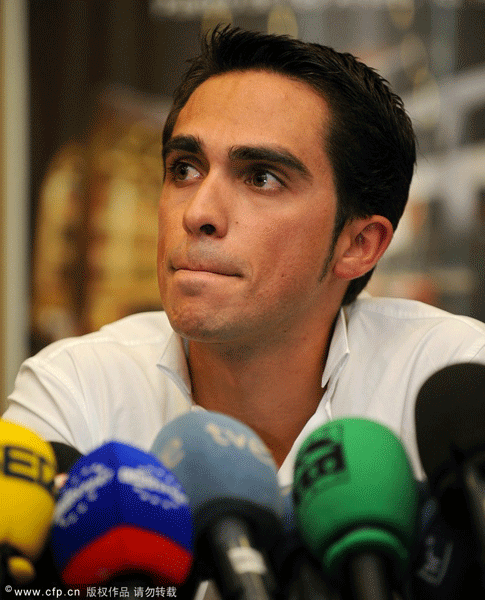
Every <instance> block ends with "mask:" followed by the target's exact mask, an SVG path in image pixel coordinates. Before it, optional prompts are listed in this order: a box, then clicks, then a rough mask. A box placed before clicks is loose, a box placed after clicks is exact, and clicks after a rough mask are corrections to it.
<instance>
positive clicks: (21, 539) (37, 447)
mask: <svg viewBox="0 0 485 600" xmlns="http://www.w3.org/2000/svg"><path fill="white" fill-rule="evenodd" d="M0 451H1V457H2V458H1V460H2V470H1V473H0V487H1V490H0V511H1V513H2V520H1V523H0V544H6V545H7V546H10V547H11V548H14V549H16V550H17V551H18V552H19V553H21V554H24V555H25V556H27V557H28V558H30V559H33V560H35V559H36V558H37V557H38V556H39V554H40V552H41V551H42V548H43V547H44V544H45V542H46V538H47V535H48V532H49V529H50V525H51V519H52V513H53V510H54V502H55V500H54V493H53V487H54V476H55V473H56V459H55V456H54V452H53V451H52V448H51V446H50V444H48V443H47V442H46V441H44V440H43V439H42V438H41V437H40V436H38V435H37V434H36V433H34V432H33V431H30V430H29V429H27V428H25V427H23V426H21V425H17V424H15V423H9V422H7V421H3V420H1V421H0Z"/></svg>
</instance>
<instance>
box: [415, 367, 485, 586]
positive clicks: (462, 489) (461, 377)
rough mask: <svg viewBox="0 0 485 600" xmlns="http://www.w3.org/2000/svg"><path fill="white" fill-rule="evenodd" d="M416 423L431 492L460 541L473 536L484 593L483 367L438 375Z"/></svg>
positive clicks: (426, 387)
mask: <svg viewBox="0 0 485 600" xmlns="http://www.w3.org/2000/svg"><path fill="white" fill-rule="evenodd" d="M415 417H416V439H417V444H418V450H419V455H420V459H421V463H422V465H423V469H424V471H425V473H426V475H427V477H428V481H429V485H430V489H431V492H432V493H433V495H434V496H435V497H436V499H437V501H438V503H439V507H440V512H441V515H442V517H443V519H444V520H445V522H446V523H447V525H448V526H449V527H451V528H452V530H453V531H454V532H455V533H456V535H467V533H466V532H471V541H473V542H474V554H475V563H476V565H478V567H479V569H480V571H481V573H482V575H481V577H480V579H481V582H480V585H481V586H482V589H484V590H485V579H484V575H483V574H484V573H485V365H482V364H478V363H459V364H455V365H450V366H447V367H444V368H443V369H440V370H439V371H437V372H436V373H435V374H433V375H432V376H431V377H430V378H429V379H428V380H427V381H426V382H425V383H424V384H423V386H422V387H421V389H420V391H419V393H418V396H417V400H416V409H415Z"/></svg>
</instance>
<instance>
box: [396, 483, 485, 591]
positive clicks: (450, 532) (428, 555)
mask: <svg viewBox="0 0 485 600" xmlns="http://www.w3.org/2000/svg"><path fill="white" fill-rule="evenodd" d="M418 486H419V491H420V518H419V533H418V539H417V542H416V545H415V549H414V553H413V559H412V574H411V577H410V578H409V581H408V586H407V590H408V595H407V596H406V598H409V599H410V600H456V599H457V598H481V596H482V595H483V594H482V592H481V586H480V577H479V571H478V569H477V565H476V562H475V561H474V544H473V539H472V536H471V531H468V530H465V529H458V528H453V527H451V526H450V525H449V524H448V523H447V522H446V521H445V519H443V516H442V514H441V511H440V507H439V505H438V502H437V501H436V499H435V498H434V497H433V496H431V493H430V490H429V486H428V485H427V483H426V482H420V483H419V484H418Z"/></svg>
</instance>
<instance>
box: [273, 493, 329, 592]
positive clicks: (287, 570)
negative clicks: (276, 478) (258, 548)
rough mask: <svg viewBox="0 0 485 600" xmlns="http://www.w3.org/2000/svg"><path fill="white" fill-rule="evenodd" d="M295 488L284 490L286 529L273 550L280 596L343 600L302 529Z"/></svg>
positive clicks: (284, 521) (284, 522) (284, 523)
mask: <svg viewBox="0 0 485 600" xmlns="http://www.w3.org/2000/svg"><path fill="white" fill-rule="evenodd" d="M292 494H293V492H292V487H291V486H288V487H287V488H285V489H282V495H283V499H284V500H285V502H286V506H285V515H284V518H283V527H284V531H283V534H282V537H281V539H280V540H279V541H278V543H277V544H276V545H275V547H274V548H273V550H272V552H271V559H272V562H273V564H274V568H275V574H276V578H277V580H278V591H279V593H278V597H279V598H280V599H281V600H340V595H339V593H338V592H337V590H336V589H335V588H334V587H333V586H332V585H331V584H330V582H329V581H327V580H326V579H324V577H323V574H322V569H321V566H320V563H319V561H318V560H317V559H316V558H315V556H314V555H313V554H312V553H311V552H310V550H309V549H308V547H307V546H306V544H305V542H304V541H303V539H302V537H301V534H300V531H299V529H298V526H297V523H296V519H295V514H294V504H293V495H292Z"/></svg>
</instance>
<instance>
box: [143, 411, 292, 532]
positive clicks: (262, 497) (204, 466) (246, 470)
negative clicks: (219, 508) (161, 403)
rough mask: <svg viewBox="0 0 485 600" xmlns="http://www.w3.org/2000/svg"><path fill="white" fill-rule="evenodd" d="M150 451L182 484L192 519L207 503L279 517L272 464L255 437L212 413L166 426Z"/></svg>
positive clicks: (279, 500) (196, 413) (197, 414)
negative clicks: (250, 508) (243, 506)
mask: <svg viewBox="0 0 485 600" xmlns="http://www.w3.org/2000/svg"><path fill="white" fill-rule="evenodd" d="M151 451H152V452H153V453H154V454H155V455H156V456H158V458H159V459H160V460H161V461H162V463H163V464H165V465H166V466H167V467H168V468H170V469H171V470H172V471H173V472H174V473H175V475H177V477H178V478H179V479H180V481H181V482H182V484H183V485H184V488H185V490H186V491H187V494H188V496H189V498H190V501H191V506H192V508H193V512H194V519H195V520H196V522H197V517H198V516H199V515H200V511H201V509H203V508H204V507H207V505H208V504H209V505H210V504H211V503H220V502H221V501H224V502H225V503H226V506H227V503H230V502H231V501H232V500H234V501H238V502H239V501H242V502H247V503H248V504H251V503H252V504H254V505H257V506H259V507H262V508H264V509H267V511H269V513H273V514H274V515H276V516H277V518H278V519H281V517H282V515H283V500H282V497H281V494H280V488H279V483H278V477H277V472H276V465H275V463H274V460H273V457H272V456H271V454H270V452H269V450H268V448H267V447H266V445H265V444H264V443H263V442H262V440H261V439H260V438H259V436H258V435H257V434H256V433H255V432H254V431H253V430H252V429H251V428H250V427H247V426H246V425H244V424H243V423H241V422H240V421H238V420H236V419H233V418H231V417H228V416H227V415H224V414H220V413H216V412H212V411H193V412H190V413H186V414H184V415H182V416H180V417H178V418H176V419H174V420H173V421H171V422H170V423H168V424H167V425H165V426H164V427H163V428H162V430H161V431H160V433H159V434H158V436H157V437H156V439H155V442H154V443H153V445H152V449H151Z"/></svg>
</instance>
